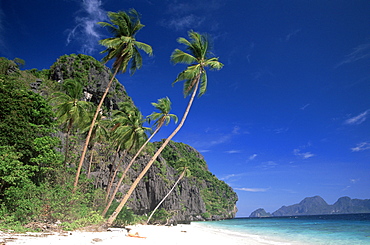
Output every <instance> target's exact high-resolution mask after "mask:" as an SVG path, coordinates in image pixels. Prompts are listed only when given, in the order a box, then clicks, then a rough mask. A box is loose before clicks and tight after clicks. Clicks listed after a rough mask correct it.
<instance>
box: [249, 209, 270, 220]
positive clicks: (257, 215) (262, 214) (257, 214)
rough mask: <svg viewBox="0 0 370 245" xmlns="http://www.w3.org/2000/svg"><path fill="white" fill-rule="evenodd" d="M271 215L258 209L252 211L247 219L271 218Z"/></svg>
mask: <svg viewBox="0 0 370 245" xmlns="http://www.w3.org/2000/svg"><path fill="white" fill-rule="evenodd" d="M271 216H272V215H271V214H270V213H267V212H266V211H265V210H264V209H263V208H259V209H257V210H255V211H253V212H252V213H251V214H250V215H249V217H252V218H263V217H271Z"/></svg>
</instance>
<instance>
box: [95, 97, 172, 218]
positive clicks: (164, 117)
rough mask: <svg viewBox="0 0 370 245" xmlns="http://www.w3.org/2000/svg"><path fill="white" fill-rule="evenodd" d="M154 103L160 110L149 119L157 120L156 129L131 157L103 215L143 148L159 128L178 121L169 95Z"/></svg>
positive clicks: (104, 212)
mask: <svg viewBox="0 0 370 245" xmlns="http://www.w3.org/2000/svg"><path fill="white" fill-rule="evenodd" d="M152 105H153V106H154V107H155V109H157V110H158V111H159V112H153V113H152V114H150V115H149V116H148V121H149V122H151V121H155V122H154V126H155V130H154V132H153V133H152V134H151V136H150V137H149V138H148V139H147V141H146V142H145V143H144V144H143V145H142V146H141V147H140V149H139V150H138V151H137V153H136V154H135V156H134V157H133V158H132V159H131V161H130V162H129V164H128V165H127V167H126V168H125V170H124V172H123V174H122V176H121V178H120V180H119V181H118V183H117V186H116V188H115V190H114V191H113V194H112V196H111V198H110V200H109V202H108V204H107V206H106V207H105V209H104V211H103V213H102V215H103V216H104V215H105V214H106V213H107V211H108V210H109V207H110V205H112V202H113V200H114V198H115V196H116V194H117V192H118V189H119V187H120V186H121V184H122V181H123V179H124V178H125V176H126V174H127V172H128V170H129V169H130V167H131V166H132V164H133V163H134V162H135V160H136V158H137V157H138V156H139V155H140V153H141V152H142V151H143V149H144V148H145V146H146V145H147V144H148V143H149V141H150V140H151V139H152V138H153V137H154V135H156V134H157V133H158V132H159V130H160V129H161V127H162V126H163V125H168V124H169V123H170V121H171V119H173V120H174V121H175V123H177V116H176V115H174V114H170V111H171V101H170V99H169V98H168V97H166V98H161V99H158V103H155V102H153V103H152ZM108 193H109V192H108Z"/></svg>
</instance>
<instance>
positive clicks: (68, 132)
mask: <svg viewBox="0 0 370 245" xmlns="http://www.w3.org/2000/svg"><path fill="white" fill-rule="evenodd" d="M71 128H72V119H69V122H68V128H67V135H66V145H65V150H64V167H65V168H66V169H67V158H68V148H69V135H70V132H71Z"/></svg>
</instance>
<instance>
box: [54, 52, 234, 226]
mask: <svg viewBox="0 0 370 245" xmlns="http://www.w3.org/2000/svg"><path fill="white" fill-rule="evenodd" d="M110 77H111V73H110V71H109V69H108V68H107V67H105V66H103V65H102V64H100V63H99V62H98V61H96V60H95V59H94V58H92V57H90V56H86V55H69V56H67V55H65V56H62V57H60V58H59V59H58V60H57V62H56V63H54V64H53V65H52V67H51V68H50V78H51V79H52V80H54V81H57V82H59V83H62V82H63V81H65V80H66V79H78V80H80V82H82V83H83V84H84V92H85V98H84V99H85V100H89V101H92V102H94V103H96V104H97V103H98V102H99V98H101V95H102V94H103V93H104V90H105V88H106V87H107V84H108V82H109V79H110ZM122 101H130V102H132V101H131V99H130V97H128V96H127V94H126V92H125V89H124V87H123V86H122V85H121V84H120V83H118V82H114V83H113V85H112V87H111V88H110V90H109V96H107V99H106V100H105V102H104V105H105V106H106V108H107V109H108V111H111V110H113V109H117V104H118V103H119V102H122ZM59 137H63V135H62V134H61V135H59ZM159 146H160V142H157V143H155V144H153V145H152V148H153V149H156V148H158V147H159ZM94 150H95V151H96V152H97V155H98V157H96V159H94V162H95V163H94V166H93V167H92V172H91V176H92V178H93V179H94V184H95V187H97V188H102V189H106V187H107V186H108V182H109V180H110V176H111V173H112V171H114V170H115V168H116V167H117V165H118V164H120V165H123V168H125V166H126V165H127V164H128V163H129V161H130V157H132V156H124V155H123V154H121V153H120V154H119V155H118V158H117V159H116V161H115V162H114V163H113V161H114V152H110V153H108V154H107V153H103V152H104V151H105V150H106V147H105V145H104V144H96V146H95V147H94ZM76 155H78V154H76ZM88 155H89V153H88ZM103 155H105V156H108V157H103ZM151 156H152V154H151V153H144V154H143V155H142V156H141V157H139V158H138V159H137V160H136V162H135V163H134V166H133V167H132V168H131V169H130V171H129V172H128V177H127V180H125V181H124V184H123V185H122V186H121V187H120V189H119V192H120V193H121V194H118V195H117V198H118V199H117V201H119V197H120V196H123V195H124V193H126V191H127V190H128V189H129V187H130V184H131V183H132V182H133V181H134V180H135V178H136V176H137V175H138V174H139V173H140V172H141V170H142V169H143V168H144V167H145V165H146V164H147V162H148V161H149V160H150V158H151ZM182 158H184V159H186V160H187V161H189V162H190V165H191V171H192V176H191V177H185V178H183V179H182V180H181V181H180V182H179V183H178V186H177V187H176V189H175V191H173V192H172V193H171V195H170V196H168V198H167V199H166V200H165V201H164V202H163V204H162V206H161V208H163V209H165V210H166V211H167V212H168V213H169V217H170V220H169V222H172V223H176V222H188V221H194V220H219V219H227V218H233V217H235V214H236V212H237V209H236V201H237V195H236V193H235V192H234V191H233V190H232V188H231V187H229V186H228V185H227V184H226V183H225V182H223V181H221V180H218V179H217V178H216V177H215V176H214V175H213V174H212V173H210V172H209V171H208V167H207V164H206V163H205V161H204V159H203V156H202V155H201V154H200V153H199V152H197V151H196V150H195V149H194V148H192V147H191V146H188V145H185V144H182V143H175V142H171V143H170V144H169V145H168V146H167V147H166V148H165V150H164V151H163V152H162V154H161V155H160V156H159V157H158V159H157V161H156V163H155V164H153V166H152V167H151V168H150V169H149V171H148V173H147V174H146V175H145V176H144V178H143V179H142V181H141V182H140V183H139V185H138V186H137V188H136V189H135V192H134V193H133V195H132V196H131V198H130V200H129V202H128V204H127V206H128V207H129V208H130V209H131V210H133V211H134V213H136V214H139V215H148V214H149V213H150V212H151V211H152V210H153V209H154V208H155V207H156V205H157V204H158V203H159V202H160V201H161V200H162V198H163V197H164V196H165V195H166V194H167V193H168V191H169V190H170V189H171V187H172V185H173V184H174V182H175V181H176V180H177V178H178V173H177V172H176V170H175V165H176V164H177V162H178V161H179V160H180V159H182ZM88 165H89V163H88V160H86V161H85V162H84V165H83V168H84V170H83V171H85V172H86V171H87V169H88V168H89V166H88ZM123 168H122V169H123ZM118 179H119V178H118V177H116V178H115V182H114V186H115V184H116V183H117V182H118Z"/></svg>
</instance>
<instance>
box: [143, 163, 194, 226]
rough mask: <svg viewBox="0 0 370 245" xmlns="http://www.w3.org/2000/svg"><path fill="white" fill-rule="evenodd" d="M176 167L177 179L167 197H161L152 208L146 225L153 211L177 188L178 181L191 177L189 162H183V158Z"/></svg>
mask: <svg viewBox="0 0 370 245" xmlns="http://www.w3.org/2000/svg"><path fill="white" fill-rule="evenodd" d="M177 165H178V168H177V171H178V172H181V174H180V176H179V178H178V179H177V180H176V182H175V183H174V184H173V186H172V188H171V190H170V191H169V192H168V193H167V195H165V196H164V197H163V199H162V200H161V201H160V202H159V203H158V205H157V206H156V207H155V208H154V210H153V212H152V213H151V214H150V216H149V218H148V220H147V221H146V223H147V224H149V221H150V219H151V218H152V216H153V214H154V213H155V211H157V209H158V208H159V206H161V204H162V203H163V202H164V200H166V198H167V197H168V196H169V195H170V194H171V193H172V191H173V190H174V189H175V187H176V186H177V184H178V183H179V181H180V180H181V179H182V178H183V177H189V176H190V175H191V172H190V169H189V162H188V161H187V160H185V159H184V158H182V159H180V161H179V162H178V164H177Z"/></svg>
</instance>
